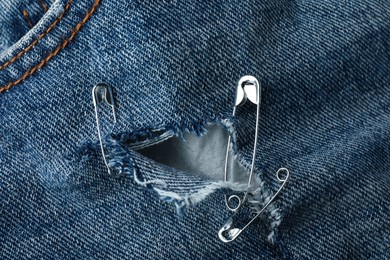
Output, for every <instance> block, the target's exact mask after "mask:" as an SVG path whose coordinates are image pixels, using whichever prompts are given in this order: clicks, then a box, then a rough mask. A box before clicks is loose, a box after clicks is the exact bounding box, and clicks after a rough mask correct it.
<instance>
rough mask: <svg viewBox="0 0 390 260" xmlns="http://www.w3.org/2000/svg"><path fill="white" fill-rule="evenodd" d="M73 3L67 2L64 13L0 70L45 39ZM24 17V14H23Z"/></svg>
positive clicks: (71, 0)
mask: <svg viewBox="0 0 390 260" xmlns="http://www.w3.org/2000/svg"><path fill="white" fill-rule="evenodd" d="M72 2H73V0H69V2H68V4H67V5H66V6H65V10H64V12H63V13H62V14H61V15H60V16H58V17H57V19H55V21H54V22H53V23H52V24H51V25H50V26H49V27H48V28H47V29H46V30H45V31H44V32H43V33H42V34H40V35H38V38H37V39H35V40H34V41H33V42H32V43H31V44H30V45H29V46H27V47H26V48H25V49H23V50H21V51H20V52H19V53H18V54H16V55H15V56H14V57H13V58H11V59H10V60H9V61H7V62H6V63H4V64H3V65H0V70H2V69H5V68H6V67H7V66H8V65H10V64H11V63H12V62H14V61H16V60H17V59H19V58H20V57H21V56H22V55H23V54H25V53H26V52H28V51H29V50H31V49H32V48H33V47H34V46H35V45H37V43H38V41H39V40H42V38H43V37H45V36H46V35H47V34H48V33H49V32H50V31H51V30H52V29H53V28H54V26H56V24H57V23H58V22H59V21H60V20H61V19H62V18H63V17H64V14H65V13H66V12H67V11H68V10H69V8H70V4H71V3H72ZM23 15H24V14H23Z"/></svg>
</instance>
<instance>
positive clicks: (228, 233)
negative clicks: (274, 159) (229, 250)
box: [218, 168, 290, 243]
mask: <svg viewBox="0 0 390 260" xmlns="http://www.w3.org/2000/svg"><path fill="white" fill-rule="evenodd" d="M282 172H284V173H285V176H284V177H283V176H281V174H282ZM289 177H290V172H289V170H288V169H287V168H280V169H279V170H278V171H277V172H276V178H277V179H278V181H279V182H281V183H282V184H281V186H280V187H279V189H278V190H277V192H276V193H275V194H274V195H273V196H272V198H271V199H269V200H268V202H267V203H266V204H265V205H264V206H263V208H262V209H261V210H260V211H259V212H258V213H257V214H256V215H255V216H254V217H253V218H252V219H251V220H250V221H249V222H248V223H247V224H246V225H245V226H244V227H243V228H237V227H234V226H233V222H234V218H235V215H236V214H238V213H237V212H236V213H234V214H233V216H231V217H230V218H229V219H228V221H227V222H226V223H225V225H223V227H222V228H221V229H220V230H219V232H218V237H219V239H221V241H222V242H225V243H228V242H232V241H234V240H235V239H236V238H237V237H238V236H239V235H240V234H241V232H242V231H244V230H245V229H246V228H247V227H248V226H249V225H250V224H252V222H253V221H255V219H256V218H258V217H259V216H260V215H261V214H262V213H263V212H264V211H265V209H266V208H267V207H268V206H269V205H270V204H271V202H272V201H274V200H275V198H276V197H277V196H278V195H279V193H280V192H281V191H282V189H283V188H284V186H285V185H286V183H287V181H288V178H289ZM255 192H256V191H255Z"/></svg>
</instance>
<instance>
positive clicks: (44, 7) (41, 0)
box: [39, 0, 47, 12]
mask: <svg viewBox="0 0 390 260" xmlns="http://www.w3.org/2000/svg"><path fill="white" fill-rule="evenodd" d="M39 3H40V4H41V6H42V8H43V11H45V12H47V6H46V4H45V2H43V0H39Z"/></svg>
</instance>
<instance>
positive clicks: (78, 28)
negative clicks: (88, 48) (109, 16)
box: [0, 0, 101, 93]
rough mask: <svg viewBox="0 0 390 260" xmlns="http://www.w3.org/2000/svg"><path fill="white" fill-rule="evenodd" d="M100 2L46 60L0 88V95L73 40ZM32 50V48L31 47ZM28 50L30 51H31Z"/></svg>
mask: <svg viewBox="0 0 390 260" xmlns="http://www.w3.org/2000/svg"><path fill="white" fill-rule="evenodd" d="M100 1H101V0H95V1H94V4H93V6H92V7H91V9H90V10H89V11H88V12H87V13H86V15H85V16H84V18H83V19H82V20H81V21H80V22H79V23H78V24H77V25H76V26H75V28H74V29H71V30H70V31H71V32H72V33H71V35H70V37H69V38H67V39H65V40H64V41H63V42H62V43H61V44H60V45H59V46H58V47H57V48H56V49H55V50H54V51H53V52H51V53H50V54H49V55H48V56H47V57H46V58H44V59H43V60H41V61H40V62H39V63H38V64H37V65H36V66H34V67H32V68H31V69H29V70H28V71H26V72H25V73H24V74H23V75H22V77H20V78H19V79H18V80H16V81H11V82H9V83H8V84H7V85H5V86H4V87H2V88H0V93H1V92H3V91H6V90H8V89H10V88H11V87H13V86H15V85H17V84H19V83H20V82H22V81H24V80H25V79H26V78H28V77H29V76H31V75H32V74H33V73H34V72H35V71H37V70H38V69H40V68H42V67H43V66H44V65H45V64H46V63H47V62H48V61H49V60H50V59H51V58H53V57H54V56H56V55H57V54H58V53H59V52H60V51H61V50H63V49H64V48H65V47H66V46H67V45H68V44H69V42H71V41H72V40H73V38H74V37H75V36H76V35H77V33H78V32H79V31H80V29H81V28H82V27H83V25H84V24H85V23H86V22H87V21H88V19H89V18H90V17H91V16H92V14H93V13H94V12H95V10H96V8H97V7H98V6H99V4H100ZM31 48H32V47H31ZM31 48H30V49H31Z"/></svg>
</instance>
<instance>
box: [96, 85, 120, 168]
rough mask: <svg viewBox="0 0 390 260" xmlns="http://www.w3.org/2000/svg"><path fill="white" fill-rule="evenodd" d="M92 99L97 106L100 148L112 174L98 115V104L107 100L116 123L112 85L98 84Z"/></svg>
mask: <svg viewBox="0 0 390 260" xmlns="http://www.w3.org/2000/svg"><path fill="white" fill-rule="evenodd" d="M92 99H93V105H94V106H95V117H96V125H97V130H98V137H99V142H100V149H101V150H102V156H103V160H104V164H105V165H106V167H107V170H108V173H109V174H111V169H110V166H108V162H107V159H106V153H105V152H104V147H103V140H102V133H101V129H100V123H99V115H98V105H99V104H100V103H103V102H105V103H107V105H109V106H110V107H111V108H112V113H113V115H114V123H116V114H115V106H114V96H113V94H112V88H111V86H110V85H108V84H106V83H98V84H96V85H95V86H94V87H93V89H92Z"/></svg>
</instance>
